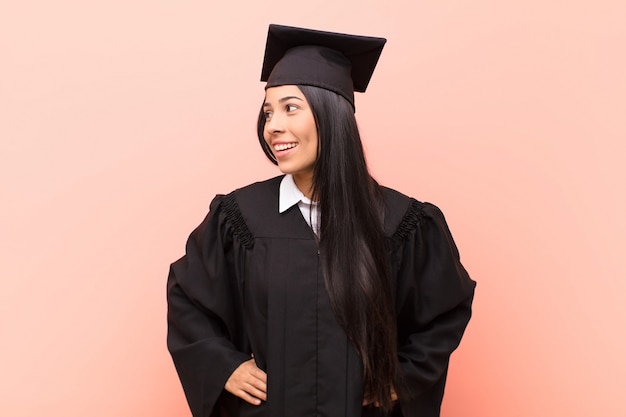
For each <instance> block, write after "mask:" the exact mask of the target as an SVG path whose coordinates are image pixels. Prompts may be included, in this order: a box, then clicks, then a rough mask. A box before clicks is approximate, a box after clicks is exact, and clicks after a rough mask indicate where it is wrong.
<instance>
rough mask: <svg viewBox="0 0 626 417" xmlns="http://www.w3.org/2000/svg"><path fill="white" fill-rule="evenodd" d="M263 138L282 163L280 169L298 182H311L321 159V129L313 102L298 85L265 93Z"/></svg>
mask: <svg viewBox="0 0 626 417" xmlns="http://www.w3.org/2000/svg"><path fill="white" fill-rule="evenodd" d="M263 112H264V114H265V128H264V131H263V138H264V139H265V142H267V144H268V145H269V147H270V149H271V150H272V152H273V153H274V156H275V157H276V160H277V161H278V168H279V169H280V170H281V171H282V172H283V173H285V174H292V175H293V176H294V179H296V182H298V180H301V181H302V180H304V181H306V182H309V181H310V179H311V178H312V177H313V166H314V165H315V160H316V159H317V146H318V138H317V127H316V126H315V119H314V117H313V112H312V111H311V107H309V103H308V102H307V100H306V98H305V97H304V94H302V92H301V91H300V89H299V88H298V87H296V86H295V85H283V86H278V87H271V88H268V89H267V90H266V91H265V103H264V104H263Z"/></svg>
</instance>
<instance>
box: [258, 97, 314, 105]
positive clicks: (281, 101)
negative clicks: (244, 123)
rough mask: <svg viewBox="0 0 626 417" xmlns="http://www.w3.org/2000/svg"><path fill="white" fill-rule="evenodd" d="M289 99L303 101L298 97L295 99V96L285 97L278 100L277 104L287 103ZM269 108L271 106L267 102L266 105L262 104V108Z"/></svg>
mask: <svg viewBox="0 0 626 417" xmlns="http://www.w3.org/2000/svg"><path fill="white" fill-rule="evenodd" d="M291 99H296V100H300V101H304V100H302V99H301V98H300V97H296V96H287V97H283V98H280V99H278V102H279V103H284V102H285V101H287V100H291ZM270 106H271V104H270V103H267V102H266V103H263V107H270Z"/></svg>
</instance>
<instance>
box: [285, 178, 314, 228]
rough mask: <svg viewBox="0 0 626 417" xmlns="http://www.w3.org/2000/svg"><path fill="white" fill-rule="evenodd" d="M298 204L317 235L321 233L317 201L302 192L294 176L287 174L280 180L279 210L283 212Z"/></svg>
mask: <svg viewBox="0 0 626 417" xmlns="http://www.w3.org/2000/svg"><path fill="white" fill-rule="evenodd" d="M295 204H297V205H298V208H299V209H300V212H301V213H302V217H304V220H306V222H307V224H308V225H309V226H310V227H311V229H313V231H314V232H315V234H316V235H319V224H320V222H319V210H318V208H317V202H316V201H311V199H309V198H308V197H306V196H305V195H304V194H302V191H300V189H299V188H298V186H297V185H296V182H295V181H294V180H293V177H292V176H291V175H289V174H287V175H285V176H284V177H283V179H282V181H281V182H280V189H279V193H278V212H279V213H283V212H285V211H287V209H289V208H290V207H292V206H293V205H295Z"/></svg>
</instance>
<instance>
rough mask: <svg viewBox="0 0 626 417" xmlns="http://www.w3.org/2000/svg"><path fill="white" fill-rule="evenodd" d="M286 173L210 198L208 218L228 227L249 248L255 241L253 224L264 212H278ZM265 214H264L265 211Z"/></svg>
mask: <svg viewBox="0 0 626 417" xmlns="http://www.w3.org/2000/svg"><path fill="white" fill-rule="evenodd" d="M282 177H283V176H278V177H274V178H271V179H269V180H265V181H259V182H255V183H253V184H250V185H247V186H245V187H242V188H238V189H236V190H234V191H232V192H230V193H228V194H218V195H216V196H215V198H213V201H211V206H210V209H209V215H208V217H209V218H211V217H212V218H214V219H216V220H217V221H218V222H219V223H221V224H224V225H225V226H227V227H226V228H227V229H230V230H231V231H232V233H233V234H234V235H235V236H237V238H238V239H239V240H240V241H241V242H242V243H243V244H244V246H246V247H251V246H252V245H253V242H254V237H253V234H252V232H251V230H250V226H251V225H252V226H254V224H255V222H256V219H259V218H262V217H264V216H265V214H269V213H273V212H278V209H277V207H278V189H279V185H280V181H281V179H282ZM262 213H263V214H262Z"/></svg>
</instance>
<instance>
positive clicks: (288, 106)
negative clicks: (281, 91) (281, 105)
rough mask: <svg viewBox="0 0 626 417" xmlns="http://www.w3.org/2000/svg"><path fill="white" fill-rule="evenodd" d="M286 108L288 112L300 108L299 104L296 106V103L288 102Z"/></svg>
mask: <svg viewBox="0 0 626 417" xmlns="http://www.w3.org/2000/svg"><path fill="white" fill-rule="evenodd" d="M285 108H286V109H287V112H288V113H289V112H292V111H296V110H298V106H296V105H295V104H287V105H286V106H285Z"/></svg>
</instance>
